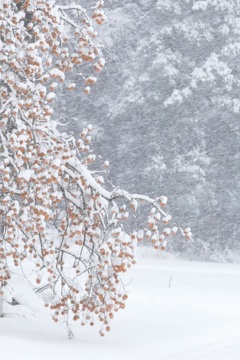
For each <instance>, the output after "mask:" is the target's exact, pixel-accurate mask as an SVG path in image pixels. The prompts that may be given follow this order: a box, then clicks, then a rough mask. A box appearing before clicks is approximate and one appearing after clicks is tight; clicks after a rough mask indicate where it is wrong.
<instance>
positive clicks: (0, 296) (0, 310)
mask: <svg viewBox="0 0 240 360" xmlns="http://www.w3.org/2000/svg"><path fill="white" fill-rule="evenodd" d="M1 317H3V291H1V288H0V318H1Z"/></svg>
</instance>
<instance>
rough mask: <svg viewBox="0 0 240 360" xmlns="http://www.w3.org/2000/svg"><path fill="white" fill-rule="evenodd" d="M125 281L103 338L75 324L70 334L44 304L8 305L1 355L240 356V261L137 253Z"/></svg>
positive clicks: (14, 358)
mask: <svg viewBox="0 0 240 360" xmlns="http://www.w3.org/2000/svg"><path fill="white" fill-rule="evenodd" d="M124 281H125V284H126V286H127V288H128V292H129V299H128V302H127V306H126V309H125V310H123V311H120V312H119V313H117V314H116V316H115V319H114V320H113V322H112V324H111V328H112V330H111V332H110V333H109V334H107V336H106V337H104V338H101V337H100V336H99V335H98V328H97V327H96V326H95V327H94V328H90V327H85V328H81V327H80V326H79V324H78V323H74V324H73V330H74V332H75V336H76V338H75V340H69V339H67V336H66V330H65V328H64V325H56V324H55V323H53V321H52V320H51V319H50V318H49V316H48V314H47V312H46V310H42V311H38V312H37V313H36V312H33V311H32V310H29V308H27V307H26V308H24V307H23V306H21V307H17V306H15V307H13V308H12V309H11V307H9V306H8V307H6V308H5V310H6V312H8V316H7V317H5V318H3V319H0V359H1V358H2V357H3V356H4V357H6V358H7V359H8V360H32V359H34V360H43V359H44V360H48V359H49V360H50V359H53V358H54V359H58V360H65V359H70V358H73V359H78V358H82V359H85V360H93V359H94V360H95V359H98V360H110V359H111V360H113V359H114V360H120V359H121V360H122V359H124V360H134V359H138V360H147V359H151V360H239V359H240V342H239V337H240V265H233V264H211V263H197V262H185V261H179V260H175V259H170V260H169V259H160V258H151V259H150V258H139V261H138V264H137V265H136V266H135V267H134V268H133V269H132V270H131V271H130V273H129V274H128V275H127V276H126V278H125V279H124ZM18 291H19V292H20V290H18ZM33 307H34V306H33ZM37 307H38V309H39V304H38V306H37ZM13 310H14V314H13V313H12V311H13ZM34 310H35V309H34Z"/></svg>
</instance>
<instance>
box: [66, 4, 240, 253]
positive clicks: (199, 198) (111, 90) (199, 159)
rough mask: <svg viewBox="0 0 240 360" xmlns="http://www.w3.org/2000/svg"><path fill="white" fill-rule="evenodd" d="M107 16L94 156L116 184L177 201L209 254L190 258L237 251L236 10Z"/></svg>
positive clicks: (193, 8) (179, 213) (134, 9)
mask: <svg viewBox="0 0 240 360" xmlns="http://www.w3.org/2000/svg"><path fill="white" fill-rule="evenodd" d="M106 7H107V8H108V9H107V10H106V11H107V14H108V12H109V14H111V16H109V21H108V22H107V24H106V26H104V27H102V28H101V30H100V34H101V38H102V39H103V41H104V43H105V44H106V45H105V46H106V48H107V50H108V51H107V53H106V60H107V63H108V66H107V68H106V70H104V73H103V74H102V76H101V77H100V78H99V81H98V87H97V88H96V89H95V92H94V95H95V94H96V100H95V101H94V103H93V108H92V111H91V114H90V115H89V116H90V120H91V123H93V124H94V125H95V124H97V125H98V126H99V127H101V132H100V131H99V132H98V135H97V139H96V142H95V147H96V148H97V150H98V152H100V153H101V154H102V156H104V157H106V156H108V158H109V160H110V161H111V164H112V166H111V169H110V178H111V181H112V182H113V183H116V184H119V183H120V184H122V186H123V187H125V188H127V189H128V190H129V191H133V190H134V189H137V191H140V189H142V190H141V191H143V192H144V193H148V194H151V196H153V197H154V196H156V195H157V194H158V192H159V188H160V189H162V191H163V192H164V193H167V194H168V195H169V196H170V197H172V195H173V194H174V199H175V202H174V203H175V207H174V209H173V214H172V215H174V219H175V220H176V219H177V221H178V222H179V223H182V222H183V221H184V218H187V219H190V222H191V225H192V227H193V228H194V234H195V237H194V238H195V240H197V238H199V240H201V241H204V242H206V243H207V244H209V247H208V249H209V251H207V252H206V251H205V250H204V249H205V248H204V247H201V245H200V246H199V248H197V247H196V241H195V245H194V247H192V248H191V250H192V251H193V252H194V254H192V256H195V257H198V258H199V256H200V247H201V248H202V254H201V256H202V257H205V258H207V257H208V258H209V257H210V256H211V254H212V253H213V252H214V251H218V252H223V251H225V249H226V248H227V247H228V248H229V249H232V250H233V251H240V246H239V241H238V239H239V236H240V228H239V227H238V226H237V225H236V224H237V223H238V220H237V217H238V215H237V214H238V213H239V211H240V206H239V202H238V200H237V199H238V198H239V194H240V187H239V182H238V181H237V180H236V179H238V178H239V176H240V172H239V136H240V123H239V108H238V104H239V70H240V69H239V62H238V51H239V39H240V37H239V35H240V34H239V14H240V9H239V1H235V0H234V1H227V0H226V1H196V0H188V1H187V0H183V1H170V0H158V1H156V0H147V1H139V0H133V1H131V2H129V1H127V0H126V1H125V0H124V1H122V2H121V5H120V4H119V1H117V0H111V1H109V2H107V4H106ZM100 94H101V96H99V95H100ZM75 96H76V97H77V100H76V99H75V100H73V99H72V100H71V99H69V102H68V103H66V101H64V99H63V101H61V104H60V107H61V111H62V112H63V113H64V112H65V113H66V114H67V113H69V112H70V113H71V114H72V116H73V117H75V118H77V119H78V122H76V123H75V124H71V126H72V127H74V128H75V129H77V127H78V126H79V125H78V124H79V123H81V118H83V117H84V115H86V114H88V104H87V102H86V101H84V98H83V96H82V94H81V92H79V93H75ZM92 96H93V95H92ZM71 101H72V102H71ZM73 101H75V102H76V103H78V104H79V105H78V106H77V111H76V108H74V107H73V106H69V104H71V103H73ZM110 146H111V147H112V152H111V154H108V148H109V147H110ZM162 180H164V181H162ZM223 209H225V211H223ZM200 217H201V221H199V219H200ZM174 244H175V245H178V243H177V242H174ZM188 248H189V249H190V247H188ZM181 250H182V247H181ZM215 258H216V257H215Z"/></svg>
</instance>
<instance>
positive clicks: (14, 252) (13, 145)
mask: <svg viewBox="0 0 240 360" xmlns="http://www.w3.org/2000/svg"><path fill="white" fill-rule="evenodd" d="M102 7H103V1H98V3H97V4H96V5H95V6H93V7H92V15H91V16H89V15H88V13H87V12H86V10H85V9H84V8H83V7H82V6H80V5H76V4H72V5H71V4H67V5H60V4H58V2H56V1H48V0H25V1H23V0H14V1H12V0H3V1H2V2H1V4H0V49H1V54H0V73H1V79H0V107H1V109H0V146H1V152H0V217H1V231H0V303H1V300H2V299H3V298H4V292H5V290H6V289H7V287H8V285H9V284H10V281H11V272H12V269H13V268H14V267H16V268H20V269H21V271H22V273H23V275H24V274H25V276H27V277H28V280H29V281H30V282H31V284H32V286H33V287H34V288H35V290H36V291H37V292H38V293H42V296H43V298H44V300H45V304H46V306H50V308H51V310H52V311H53V319H54V321H58V320H59V318H64V319H65V320H66V322H67V323H68V321H69V320H70V319H72V318H73V320H78V319H80V321H81V324H82V325H85V324H86V323H90V325H93V324H94V322H95V318H96V317H98V319H99V320H100V321H101V322H102V323H103V326H102V329H101V331H100V334H101V335H104V332H105V331H109V330H110V327H109V321H110V320H111V319H112V318H113V317H114V315H113V314H114V311H118V309H121V308H124V307H125V301H126V299H127V294H126V291H125V289H124V286H123V284H122V282H121V281H120V276H121V273H124V272H126V271H127V269H128V268H130V267H131V265H132V264H134V263H135V262H136V260H135V247H136V244H137V243H138V242H139V241H142V240H143V238H146V239H148V240H149V241H151V242H152V243H153V245H154V247H155V248H156V249H162V250H164V249H165V248H166V246H167V240H168V237H169V235H171V234H175V233H176V232H177V230H178V228H177V227H176V226H172V227H170V226H168V225H167V224H168V223H169V222H170V221H171V216H170V215H168V214H166V213H165V211H164V210H163V207H164V206H165V205H166V203H167V198H166V197H165V196H161V197H158V198H156V199H155V198H154V199H152V198H150V197H148V196H144V195H139V194H131V193H128V192H126V191H124V190H121V189H119V188H114V189H112V190H111V191H109V190H107V189H106V188H105V187H104V173H105V169H107V168H108V166H109V164H108V162H107V161H106V162H104V163H103V164H102V169H101V170H100V171H99V165H100V164H99V161H98V158H97V157H96V156H95V155H94V154H93V152H92V150H91V130H92V127H91V125H88V126H87V127H86V128H84V129H83V130H82V132H81V133H80V134H79V136H78V134H73V133H59V132H58V130H57V126H58V121H57V119H56V117H54V112H53V102H54V99H55V98H56V91H57V87H58V86H59V84H60V85H62V86H66V88H67V90H69V91H72V90H74V89H75V87H78V84H75V83H71V82H70V83H69V82H68V78H67V77H66V73H67V72H69V71H71V70H75V71H76V74H77V75H79V80H82V81H83V82H84V84H85V90H84V91H85V93H89V92H90V87H91V85H93V84H95V83H96V81H97V78H96V76H94V73H95V74H96V73H98V72H100V71H101V70H102V68H103V67H104V64H105V61H104V59H103V58H102V57H101V49H100V45H99V43H98V41H97V38H96V36H97V34H96V31H95V30H94V28H93V22H96V23H97V24H99V25H101V24H102V23H103V22H104V21H105V15H104V12H103V9H102ZM80 66H82V69H83V71H84V74H85V73H87V74H88V75H86V76H85V75H84V74H83V73H79V69H78V68H79V67H80ZM54 119H55V120H54ZM94 164H95V165H94ZM142 202H143V203H145V204H146V205H148V206H149V215H148V216H147V221H146V228H145V227H142V229H139V230H136V231H135V230H132V229H131V227H127V226H125V225H124V221H126V220H127V219H128V218H129V217H130V215H129V213H130V212H131V211H137V209H138V207H139V206H140V205H141V203H142ZM181 232H182V233H183V234H184V235H185V236H186V238H187V239H190V238H191V231H190V229H189V228H187V229H185V230H182V229H181Z"/></svg>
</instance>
